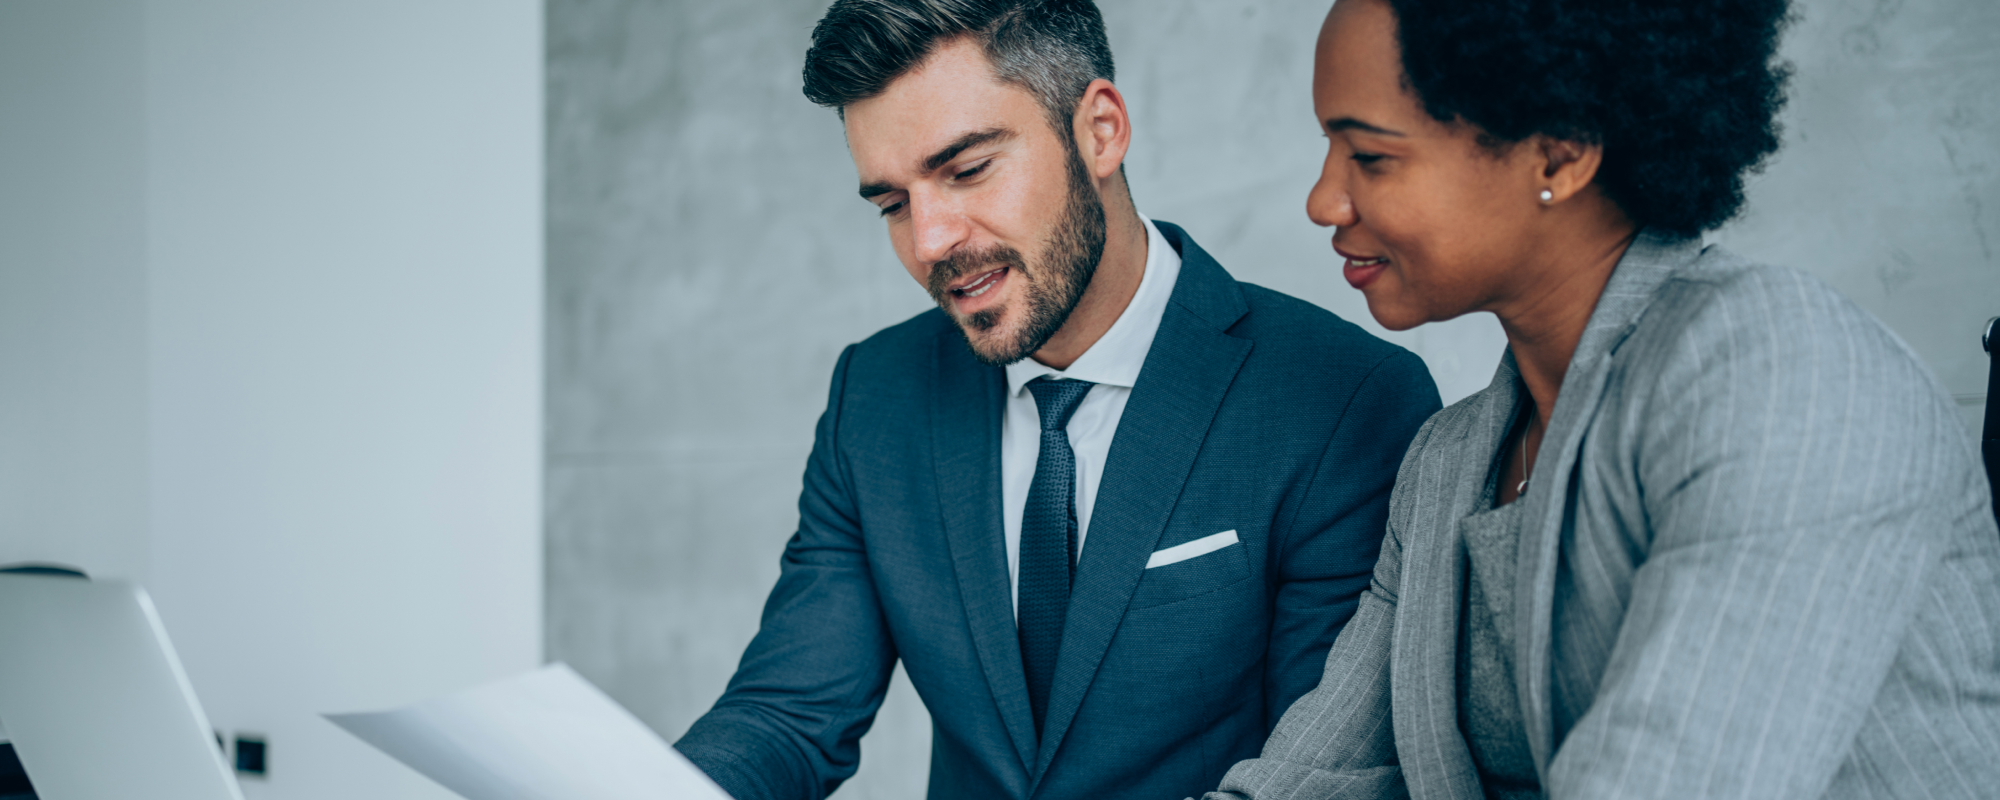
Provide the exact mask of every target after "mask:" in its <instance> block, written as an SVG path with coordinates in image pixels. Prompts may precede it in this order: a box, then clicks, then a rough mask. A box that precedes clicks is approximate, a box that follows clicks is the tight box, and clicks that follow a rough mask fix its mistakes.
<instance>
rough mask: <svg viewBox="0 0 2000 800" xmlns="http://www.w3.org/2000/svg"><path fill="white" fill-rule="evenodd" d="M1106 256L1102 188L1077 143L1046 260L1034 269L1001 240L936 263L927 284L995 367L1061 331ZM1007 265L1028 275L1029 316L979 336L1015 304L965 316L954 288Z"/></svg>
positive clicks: (1025, 311)
mask: <svg viewBox="0 0 2000 800" xmlns="http://www.w3.org/2000/svg"><path fill="white" fill-rule="evenodd" d="M1103 258H1104V202H1103V200H1101V199H1099V198H1098V196H1097V187H1095V186H1093V185H1092V183H1091V180H1090V172H1089V170H1087V169H1086V168H1085V167H1084V165H1083V157H1082V156H1081V155H1080V154H1079V153H1078V152H1077V150H1076V146H1075V145H1074V144H1071V145H1070V148H1069V198H1068V199H1067V201H1066V202H1065V203H1064V204H1063V213H1062V218H1061V219H1060V220H1058V221H1057V222H1056V227H1055V230H1054V231H1052V232H1051V233H1050V236H1049V241H1048V243H1047V246H1046V248H1045V250H1044V252H1043V253H1042V257H1041V259H1040V260H1039V261H1038V263H1036V264H1035V268H1034V269H1033V270H1032V271H1031V270H1029V269H1028V266H1027V262H1026V260H1025V259H1023V258H1022V257H1021V252H1020V251H1019V250H1015V249H1014V248H1012V247H1007V246H1005V245H995V246H993V247H990V248H987V249H985V250H980V251H975V252H969V253H960V254H958V255H955V256H953V257H951V258H948V259H945V260H943V261H939V262H938V263H937V264H936V265H935V266H933V267H931V275H930V280H929V282H928V284H927V285H926V286H925V288H926V289H929V290H930V293H931V299H933V300H936V301H937V304H938V306H939V307H940V308H943V309H944V311H945V313H946V314H949V315H951V318H952V320H953V321H955V322H957V323H958V332H959V333H960V334H963V335H964V336H965V343H966V345H967V346H968V347H970V348H971V349H972V355H973V357H974V358H977V359H979V360H980V361H981V362H984V363H986V364H988V365H991V366H996V367H998V366H1005V365H1007V364H1012V363H1014V362H1016V361H1020V360H1021V359H1024V358H1027V357H1028V356H1029V355H1032V354H1033V353H1034V352H1035V351H1037V350H1040V349H1042V345H1044V344H1047V343H1048V341H1049V337H1052V336H1054V335H1056V331H1059V330H1062V326H1063V323H1065V322H1068V321H1069V315H1070V312H1072V311H1075V310H1076V304H1077V302H1078V301H1080V300H1082V299H1083V293H1084V291H1085V290H1087V289H1089V288H1090V279H1091V277H1092V276H1094V275H1096V274H1097V262H1098V261H1099V260H1101V259H1103ZM1001 267H1006V268H1007V269H1008V272H1009V273H1011V275H1012V276H1013V277H1015V278H1019V279H1021V283H1020V286H1021V289H1022V291H1021V292H1020V295H1021V296H1020V298H1019V300H1018V301H1017V302H1019V303H1021V304H1022V305H1023V306H1024V308H1022V311H1021V313H1022V315H1023V318H1022V321H1021V325H1020V328H1019V329H1017V330H1016V331H1015V332H1014V334H1013V335H1012V336H1009V337H1005V338H1000V339H992V338H986V337H981V336H978V335H975V332H976V333H978V334H984V333H987V332H989V331H992V330H993V329H994V328H995V327H997V326H998V325H999V324H1000V317H1001V314H1002V313H1004V312H1005V311H1006V310H1007V307H1008V306H1009V305H1012V303H1009V304H1003V305H1001V306H999V307H996V308H989V309H985V310H983V311H977V312H974V313H972V314H969V315H964V316H961V315H959V314H958V313H957V312H955V311H953V310H952V303H951V289H950V286H951V284H952V282H953V281H956V280H958V279H959V278H962V277H964V276H967V275H977V274H979V273H982V272H990V271H992V270H995V269H999V268H1001Z"/></svg>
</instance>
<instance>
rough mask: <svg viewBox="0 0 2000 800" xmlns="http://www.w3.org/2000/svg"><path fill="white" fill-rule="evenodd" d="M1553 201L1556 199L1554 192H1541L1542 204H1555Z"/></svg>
mask: <svg viewBox="0 0 2000 800" xmlns="http://www.w3.org/2000/svg"><path fill="white" fill-rule="evenodd" d="M1555 199H1556V193H1555V192H1551V191H1549V190H1547V189H1543V190H1542V202H1544V203H1553V202H1555Z"/></svg>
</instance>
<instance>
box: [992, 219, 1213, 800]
mask: <svg viewBox="0 0 2000 800" xmlns="http://www.w3.org/2000/svg"><path fill="white" fill-rule="evenodd" d="M1155 224H1156V225H1157V226H1158V227H1159V228H1160V232H1161V233H1162V234H1163V235H1164V236H1165V237H1166V238H1167V240H1168V241H1169V242H1170V243H1172V244H1174V245H1177V248H1176V249H1178V250H1180V252H1181V271H1180V276H1179V277H1178V278H1177V279H1176V280H1175V283H1174V290H1173V294H1172V298H1171V300H1170V301H1169V302H1168V304H1167V310H1166V312H1165V314H1164V315H1163V316H1162V317H1161V319H1160V328H1159V332H1158V333H1157V334H1155V335H1154V337H1153V345H1152V348H1151V350H1149V351H1148V352H1147V354H1146V362H1145V365H1144V366H1142V367H1141V368H1140V370H1139V380H1138V383H1137V384H1136V385H1135V386H1133V387H1132V396H1131V397H1130V398H1129V399H1128V400H1127V401H1126V404H1125V412H1124V415H1123V416H1121V417H1120V418H1119V422H1118V430H1117V433H1116V434H1115V435H1114V437H1113V439H1112V442H1111V451H1110V453H1109V454H1108V455H1107V456H1106V457H1105V464H1104V477H1103V480H1102V482H1100V483H1099V488H1098V491H1097V505H1096V508H1095V509H1094V510H1092V512H1091V517H1090V532H1089V535H1088V536H1087V537H1086V538H1085V540H1084V545H1083V552H1082V554H1081V555H1080V556H1079V558H1078V563H1077V573H1076V581H1075V583H1074V586H1075V587H1076V588H1075V590H1074V592H1073V594H1071V596H1070V605H1069V615H1068V617H1067V619H1066V621H1065V622H1064V625H1063V641H1062V650H1061V653H1060V655H1058V656H1057V658H1056V674H1055V682H1054V684H1053V686H1052V687H1051V691H1050V696H1049V710H1048V718H1047V720H1046V721H1045V722H1044V727H1043V732H1042V741H1041V747H1040V749H1039V752H1038V753H1037V754H1036V758H1035V760H1034V765H1035V766H1034V771H1033V781H1032V783H1031V784H1030V788H1029V794H1030V795H1032V794H1033V793H1034V790H1035V788H1036V787H1039V786H1040V784H1041V779H1042V776H1043V774H1044V773H1045V772H1046V771H1047V770H1048V766H1049V763H1050V762H1051V761H1053V760H1054V758H1055V754H1056V751H1057V750H1059V749H1060V748H1061V747H1062V740H1063V734H1065V733H1066V732H1068V730H1069V726H1070V723H1071V721H1073V720H1074V719H1075V718H1076V712H1077V708H1078V707H1079V706H1081V705H1082V704H1083V698H1084V695H1085V694H1086V693H1087V692H1088V691H1089V689H1090V683H1091V680H1092V679H1093V678H1094V676H1095V675H1096V673H1097V667H1098V665H1099V664H1100V663H1102V662H1103V660H1104V653H1105V650H1106V649H1107V648H1109V647H1110V645H1111V639H1112V635H1113V634H1114V633H1116V632H1117V630H1118V623H1119V621H1120V620H1122V619H1123V618H1124V616H1125V606H1126V604H1127V603H1128V602H1129V601H1130V600H1131V599H1132V591H1133V590H1134V589H1135V588H1136V587H1137V586H1138V584H1139V578H1140V577H1141V576H1142V575H1143V573H1144V572H1145V568H1146V559H1147V558H1148V557H1150V556H1151V555H1152V552H1153V549H1154V545H1156V544H1158V543H1159V540H1160V534H1161V533H1162V532H1164V531H1165V530H1166V526H1167V519H1168V517H1170V516H1171V515H1172V513H1173V509H1174V504H1175V502H1176V501H1177V500H1178V499H1179V498H1180V496H1181V487H1182V485H1183V484H1185V483H1186V482H1187V477H1188V472H1189V471H1190V470H1191V469H1192V468H1193V466H1194V459H1195V455H1196V454H1197V453H1199V452H1200V451H1201V444H1202V441H1203V440H1204V439H1206V438H1207V436H1208V427H1209V424H1210V423H1211V422H1212V421H1213V420H1214V419H1215V413H1216V411H1217V409H1219V408H1221V406H1222V399H1223V397H1224V396H1225V395H1226V394H1228V391H1229V385H1230V383H1231V382H1232V381H1234V380H1235V379H1236V372H1237V370H1238V369H1240V368H1241V367H1242V365H1243V360H1244V359H1245V358H1247V357H1248V356H1249V354H1250V346H1251V345H1250V342H1249V341H1248V340H1244V339H1237V338H1235V337H1232V336H1229V335H1228V334H1226V333H1224V332H1223V331H1225V330H1227V329H1228V328H1229V326H1230V325H1233V324H1235V322H1236V320H1238V319H1241V318H1242V317H1243V315H1244V314H1245V313H1247V312H1248V306H1247V305H1246V304H1245V303H1244V301H1243V294H1242V290H1240V289H1238V288H1237V286H1236V281H1235V279H1234V278H1231V277H1229V273H1227V272H1224V271H1223V269H1222V266H1221V265H1219V264H1217V263H1215V261H1214V260H1213V259H1211V258H1209V256H1208V254H1207V253H1204V252H1202V250H1201V249H1200V248H1199V247H1196V246H1195V245H1194V242H1193V241H1192V240H1191V239H1189V238H1188V237H1187V234H1186V233H1185V232H1183V231H1181V229H1180V228H1178V227H1175V226H1173V225H1171V224H1168V223H1162V222H1156V223H1155Z"/></svg>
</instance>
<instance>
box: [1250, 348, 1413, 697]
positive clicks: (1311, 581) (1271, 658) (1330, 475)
mask: <svg viewBox="0 0 2000 800" xmlns="http://www.w3.org/2000/svg"><path fill="white" fill-rule="evenodd" d="M1437 410H1438V392H1437V385H1436V384H1435V383H1433V382H1432V381H1431V376H1430V370H1429V369H1427V368H1426V367H1425V366H1424V363H1423V361H1422V360H1421V359H1418V358H1417V357H1416V356H1415V355H1412V354H1411V353H1409V352H1408V351H1404V350H1397V351H1396V352H1395V354H1394V355H1391V356H1389V357H1388V358H1385V359H1383V360H1382V361H1380V362H1378V363H1377V364H1376V365H1375V368H1374V369H1373V370H1371V371H1370V373H1369V374H1368V377H1367V378H1366V379H1364V380H1363V381H1362V382H1361V384H1360V386H1359V388H1357V389H1356V390H1355V392H1354V394H1353V395H1352V396H1351V397H1350V398H1348V400H1347V405H1346V408H1345V409H1343V410H1342V412H1341V417H1340V421H1339V423H1338V424H1337V425H1336V426H1335V429H1334V432H1333V435H1332V437H1331V438H1330V439H1329V440H1328V442H1327V445H1326V449H1325V452H1324V453H1323V454H1322V455H1321V457H1320V462H1319V465H1318V466H1317V468H1316V469H1315V473H1314V475H1313V478H1312V481H1311V483H1310V484H1309V485H1308V487H1307V489H1306V492H1305V494H1304V495H1303V499H1302V501H1301V502H1300V504H1299V505H1298V507H1297V510H1296V511H1295V512H1294V515H1293V517H1292V519H1291V520H1290V522H1289V524H1286V525H1284V526H1282V527H1281V528H1279V530H1282V531H1284V532H1285V536H1284V538H1283V540H1282V541H1281V542H1279V543H1277V546H1276V548H1274V549H1277V550H1278V552H1277V553H1276V555H1277V560H1276V563H1275V564H1274V568H1275V570H1276V573H1277V589H1276V595H1275V597H1274V599H1273V609H1272V625H1271V639H1270V645H1269V647H1270V649H1269V652H1268V653H1267V654H1266V656H1267V658H1266V662H1265V663H1266V667H1265V674H1264V681H1265V686H1264V689H1265V691H1264V696H1265V702H1266V703H1267V707H1266V709H1265V719H1267V720H1272V721H1275V720H1277V719H1278V717H1279V715H1281V714H1283V713H1284V712H1285V709H1287V708H1290V707H1291V705H1292V703H1293V702H1294V701H1296V700H1298V699H1299V697H1300V696H1302V695H1304V694H1305V693H1306V692H1308V691H1310V690H1311V689H1312V688H1313V686H1314V685H1315V684H1317V683H1318V682H1319V680H1320V673H1321V667H1322V666H1324V664H1325V662H1326V655H1327V649H1328V648H1329V647H1331V646H1332V645H1333V642H1334V638H1335V637H1337V636H1339V635H1340V630H1341V627H1342V626H1344V625H1346V624H1347V621H1348V619H1349V618H1350V617H1352V616H1354V613H1355V609H1356V608H1357V606H1358V604H1359V601H1360V598H1361V596H1362V592H1363V591H1364V590H1366V589H1367V588H1368V583H1369V575H1370V574H1372V573H1373V572H1374V568H1375V561H1376V554H1377V553H1378V552H1379V551H1380V549H1381V547H1382V534H1383V527H1384V525H1385V523H1386V521H1387V519H1388V514H1389V493H1390V490H1391V488H1392V487H1393V486H1394V485H1395V479H1396V470H1397V465H1398V464H1400V463H1401V462H1402V460H1403V455H1404V453H1405V452H1406V451H1407V450H1409V447H1410V441H1411V440H1412V438H1414V437H1415V436H1416V434H1417V431H1418V429H1419V428H1421V427H1422V426H1423V424H1424V421H1425V420H1427V419H1429V418H1430V416H1431V415H1432V414H1434V413H1436V412H1437Z"/></svg>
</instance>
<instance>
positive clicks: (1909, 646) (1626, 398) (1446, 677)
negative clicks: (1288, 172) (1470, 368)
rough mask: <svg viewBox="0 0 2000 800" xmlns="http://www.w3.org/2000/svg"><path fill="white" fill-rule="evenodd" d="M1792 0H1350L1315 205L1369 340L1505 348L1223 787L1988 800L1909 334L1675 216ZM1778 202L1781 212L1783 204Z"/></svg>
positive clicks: (1987, 701)
mask: <svg viewBox="0 0 2000 800" xmlns="http://www.w3.org/2000/svg"><path fill="white" fill-rule="evenodd" d="M1787 13H1788V9H1787V6H1786V3H1785V2H1784V0H1339V2H1338V4H1336V5H1335V6H1334V9H1333V11H1332V12H1331V13H1330V14H1329V15H1328V17H1327V20H1326V24H1325V27H1324V28H1323V29H1322V31H1321V34H1320V40H1319V49H1318V54H1317V60H1316V74H1315V79H1314V89H1313V94H1314V104H1315V106H1316V110H1317V113H1318V117H1319V119H1320V121H1321V123H1322V124H1323V125H1324V126H1325V129H1326V134H1327V136H1328V137H1329V139H1330V140H1331V146H1330V148H1329V152H1328V155H1327V160H1326V164H1325V167H1324V171H1323V173H1322V175H1321V177H1320V181H1319V184H1318V185H1317V186H1316V187H1314V189H1313V192H1312V195H1311V197H1310V199H1309V200H1308V211H1309V213H1310V215H1311V217H1312V218H1313V220H1314V221H1315V222H1318V223H1319V224H1321V225H1330V226H1334V227H1336V228H1337V231H1336V232H1335V234H1334V237H1333V243H1334V248H1335V249H1336V250H1337V251H1339V252H1340V254H1341V255H1342V256H1343V257H1345V258H1346V259H1347V262H1346V267H1345V275H1346V277H1347V279H1348V281H1349V282H1351V283H1352V284H1354V285H1355V286H1356V287H1357V288H1359V289H1360V290H1361V291H1362V292H1363V293H1364V294H1366V295H1367V299H1368V308H1369V311H1370V312H1371V313H1372V314H1374V316H1375V318H1376V319H1377V320H1379V321H1380V322H1381V323H1382V324H1383V325H1385V326H1387V327H1389V328H1392V329H1398V330H1401V329H1407V328H1411V327H1414V326H1416V325H1420V324H1422V323H1424V322H1428V321H1433V320H1445V319H1451V318H1453V317H1457V316H1459V315H1462V314H1467V313H1471V312H1476V311H1489V312H1492V313H1493V314H1495V315H1497V316H1498V317H1499V318H1500V321H1501V324H1502V327H1503V328H1504V329H1505V331H1506V334H1507V339H1508V354H1507V356H1506V357H1505V358H1504V360H1503V361H1502V363H1501V365H1500V369H1499V371H1498V374H1497V375H1496V376H1495V377H1494V381H1493V384H1492V385H1491V386H1490V387H1489V388H1487V389H1486V390H1485V391H1483V392H1481V393H1479V394H1477V395H1474V396H1472V397H1470V398H1468V399H1466V400H1465V401H1463V402H1460V403H1458V404H1456V405H1454V406H1452V407H1450V408H1447V409H1445V410H1444V411H1442V412H1439V413H1438V414H1437V415H1436V416H1435V417H1433V418H1432V419H1431V420H1430V422H1429V423H1428V424H1426V426H1425V427H1424V429H1423V431H1422V432H1421V433H1419V434H1418V436H1417V439H1416V441H1415V442H1414V443H1413V444H1412V446H1411V449H1410V452H1409V454H1408V455H1407V457H1406V458H1405V460H1404V462H1403V467H1402V470H1401V472H1400V474H1399V476H1398V479H1397V483H1396V488H1395V494H1394V496H1393V498H1392V500H1391V511H1390V521H1389V530H1388V535H1387V537H1386V538H1385V540H1384V542H1383V548H1382V558H1381V562H1380V563H1379V565H1378V566H1377V568H1376V578H1375V582H1374V584H1373V586H1372V587H1371V589H1370V591H1369V593H1368V594H1366V595H1364V596H1363V599H1362V605H1361V608H1360V610H1359V612H1357V615H1356V616H1355V618H1354V620H1353V621H1352V622H1350V623H1349V624H1348V626H1347V628H1346V630H1345V631H1344V632H1343V633H1342V634H1341V636H1340V639H1339V641H1338V642H1337V643H1336V644H1335V646H1334V648H1333V651H1332V653H1331V654H1330V655H1329V657H1328V659H1327V664H1326V672H1325V675H1324V677H1323V678H1322V682H1321V683H1320V685H1319V687H1318V688H1317V689H1316V690H1314V691H1313V692H1312V693H1311V694H1308V695H1307V696H1306V697H1304V698H1303V699H1301V700H1300V701H1299V702H1298V703H1297V704H1296V705H1294V706H1293V707H1292V708H1291V710H1290V711H1289V712H1287V713H1286V715H1285V717H1284V718H1283V720H1282V721H1281V722H1280V724H1279V726H1278V728H1277V729H1276V731H1275V733H1274V734H1273V735H1272V737H1271V739H1270V740H1269V741H1268V742H1267V743H1266V745H1265V749H1264V757H1263V758H1260V759H1256V760H1252V761H1246V762H1243V763H1241V764H1238V765H1237V766H1236V767H1235V768H1234V769H1233V770H1231V772H1230V773H1229V774H1228V776H1227V777H1226V778H1225V779H1224V781H1223V784H1222V787H1221V790H1222V791H1221V792H1220V793H1218V794H1216V795H1211V797H1232V796H1241V797H1249V798H1257V799H1258V800H1276V799H1280V798H1347V797H1392V796H1402V795H1404V794H1405V793H1407V794H1408V795H1410V796H1414V797H1417V798H1420V799H1426V798H1477V797H1481V796H1485V797H1543V796H1548V797H1559V798H1650V797H1660V798H1694V797H1728V798H1759V799H1760V800H1761V799H1762V798H1783V797H1801V798H1809V797H1839V798H1849V797H1853V798H1861V797H1869V798H1881V797H1930V798H1945V797H1978V796H1984V797H1993V796H1995V793H1996V792H2000V645H1996V638H2000V536H1996V532H1995V530H1994V521H1993V517H1992V514H1991V511H1990V503H1991V500H1990V498H1989V497H1988V496H1987V493H1986V491H1985V487H1984V486H1983V484H1982V483H1981V478H1980V475H1979V471H1978V467H1977V463H1976V459H1975V457H1974V455H1973V452H1972V448H1971V444H1970V441H1969V438H1968V437H1967V436H1966V432H1965V430H1964V428H1963V423H1961V422H1960V421H1959V420H1958V419H1957V418H1956V416H1955V414H1954V412H1953V408H1952V406H1951V404H1950V402H1949V401H1948V400H1947V399H1946V398H1945V396H1944V395H1943V393H1942V392H1941V391H1940V390H1939V389H1938V387H1937V385H1936V383H1935V381H1934V380H1933V379H1932V378H1931V377H1930V375H1929V373H1928V372H1927V371H1926V370H1925V369H1924V368H1923V367H1922V366H1921V365H1920V364H1919V363H1918V362H1917V360H1916V358H1915V357H1914V356H1912V355H1911V353H1910V352H1909V351H1908V349H1907V348H1905V347H1904V346H1903V345H1902V344H1901V343H1900V342H1899V341H1898V340H1897V339H1896V337H1895V336H1894V335H1893V334H1891V333H1889V332H1888V331H1887V330H1885V329H1884V328H1883V327H1882V326H1881V325H1880V324H1879V323H1877V322H1876V321H1875V320H1874V319H1872V318H1871V317H1869V316H1868V315H1867V314H1865V313H1864V312H1862V311H1860V310H1858V309H1857V308H1855V307H1854V306H1853V305H1852V304H1850V303H1849V302H1847V301H1846V300H1845V299H1843V298H1841V297H1840V296H1839V295H1837V294H1836V293H1834V292H1833V291H1832V290H1831V289H1829V288H1827V287H1826V286H1824V285H1822V284H1820V283H1819V282H1817V281H1815V280H1813V279H1811V278H1809V277H1806V276H1805V275H1803V274H1801V273H1799V272H1796V271H1792V270H1788V269H1780V268H1775V267H1768V266H1762V265H1757V264H1752V263H1749V262H1746V261H1744V260H1742V259H1740V258H1738V257H1736V256H1734V255H1732V254H1730V253H1727V252H1725V251H1723V250H1721V249H1719V248H1713V247H1709V248H1704V247H1702V246H1701V244H1700V242H1699V239H1698V237H1699V235H1700V234H1701V233H1702V232H1703V231H1706V230H1709V229H1712V228H1714V227H1716V226H1717V225H1719V224H1721V223H1722V222H1724V221H1726V220H1727V219H1729V218H1730V217H1731V216H1733V215H1734V214H1735V213H1736V212H1737V210H1738V209H1739V207H1740V206H1741V205H1742V202H1743V179H1744V176H1745V174H1746V173H1747V172H1749V171H1751V170H1753V169H1755V168H1756V167H1757V166H1758V165H1759V164H1760V163H1761V162H1762V160H1763V159H1764V158H1765V157H1767V156H1768V155H1769V154H1770V153H1772V152H1773V151H1775V150H1776V149H1777V145H1778V138H1777V135H1776V130H1775V123H1774V115H1775V113H1776V111H1777V108H1778V107H1779V105H1780V104H1781V103H1782V99H1783V93H1782V92H1783V85H1784V81H1785V71H1784V69H1783V68H1782V67H1780V66H1777V65H1775V64H1774V62H1773V57H1774V53H1775V49H1776V44H1777V40H1778V33H1779V31H1780V29H1781V28H1782V27H1783V23H1784V21H1785V19H1786V15H1787ZM1773 211H1774V212H1777V213H1782V209H1773Z"/></svg>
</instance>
